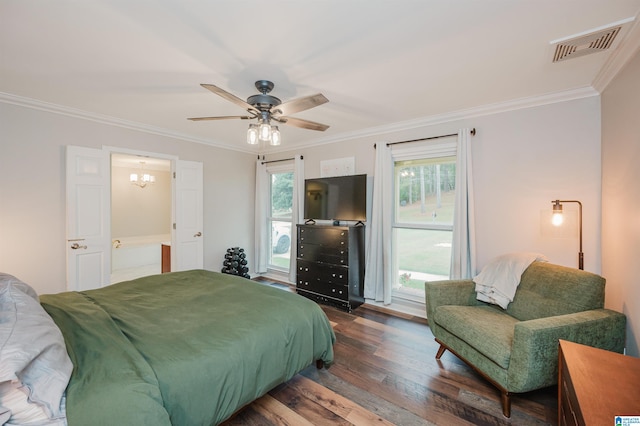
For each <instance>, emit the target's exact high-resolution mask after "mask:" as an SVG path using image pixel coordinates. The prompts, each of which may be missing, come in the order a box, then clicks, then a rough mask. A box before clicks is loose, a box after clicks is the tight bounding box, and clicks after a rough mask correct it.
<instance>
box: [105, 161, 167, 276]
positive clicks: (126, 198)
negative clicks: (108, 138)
mask: <svg viewBox="0 0 640 426" xmlns="http://www.w3.org/2000/svg"><path fill="white" fill-rule="evenodd" d="M171 227H172V181H171V160H169V159H163V158H154V157H151V156H142V155H134V154H123V153H116V152H113V153H112V154H111V237H112V238H111V242H112V247H111V283H112V284H113V283H117V282H121V281H127V280H131V279H135V278H139V277H143V276H147V275H154V274H159V273H161V272H162V252H163V246H164V250H165V252H166V250H167V249H168V248H169V247H170V246H171V231H172V229H171ZM165 262H166V260H165ZM165 270H166V269H165Z"/></svg>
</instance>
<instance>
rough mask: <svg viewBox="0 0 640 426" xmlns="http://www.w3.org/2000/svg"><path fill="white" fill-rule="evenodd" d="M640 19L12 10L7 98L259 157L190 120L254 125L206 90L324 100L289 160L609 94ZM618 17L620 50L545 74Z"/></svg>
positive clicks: (608, 3) (403, 0) (167, 0)
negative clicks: (558, 43)
mask: <svg viewBox="0 0 640 426" xmlns="http://www.w3.org/2000/svg"><path fill="white" fill-rule="evenodd" d="M639 13H640V0H562V1H558V0H484V1H480V0H366V1H364V0H363V1H356V0H323V1H310V0H308V1H303V0H299V1H293V0H292V1H283V0H272V1H268V2H266V1H258V0H224V1H220V0H218V1H179V0H163V1H159V0H156V1H140V0H139V1H135V0H84V1H75V0H56V1H41V0H2V1H1V2H0V101H5V102H11V103H18V104H24V105H28V106H34V107H38V108H44V109H51V110H53V111H58V112H63V113H66V114H77V115H79V116H85V117H89V118H92V119H100V120H105V121H112V122H114V123H116V124H119V125H125V126H131V127H134V128H141V129H146V130H149V131H152V132H156V133H160V134H167V135H174V136H178V137H181V138H184V139H187V140H194V141H198V142H202V143H208V144H211V145H215V146H225V147H229V148H231V149H236V150H245V151H251V149H250V147H249V146H248V145H247V144H246V142H245V134H246V129H247V126H248V122H247V121H244V120H243V121H241V120H231V121H208V122H191V121H188V120H186V118H187V117H198V116H215V115H242V114H244V112H243V110H242V109H241V108H240V107H238V106H237V105H235V104H233V103H231V102H228V101H226V100H224V99H223V98H221V97H219V96H216V95H214V94H213V93H211V92H209V91H207V90H205V89H203V88H202V87H200V83H210V84H214V85H217V86H219V87H221V88H222V89H224V90H226V91H229V92H231V93H233V94H235V95H236V96H238V97H240V98H242V99H246V98H247V97H248V96H250V95H253V94H256V93H257V91H256V90H255V88H254V82H255V81H256V80H259V79H267V80H271V81H273V82H274V83H275V89H274V90H273V92H272V93H271V94H272V95H274V96H277V97H279V98H280V99H282V100H283V101H287V100H290V99H293V98H297V97H301V96H307V95H311V94H315V93H323V94H324V95H325V96H326V97H327V98H328V99H329V101H330V102H329V103H327V104H324V105H321V106H318V107H316V108H314V109H310V110H308V111H304V112H300V113H298V114H295V115H294V116H295V117H298V118H304V119H307V120H312V121H316V122H320V123H325V124H328V125H330V126H331V127H330V128H329V129H328V130H327V131H326V132H316V131H311V130H304V129H298V128H294V127H290V126H280V130H281V133H282V138H283V145H282V148H283V149H284V148H286V149H290V148H292V147H296V146H307V145H310V144H318V143H324V142H328V141H335V140H340V139H344V138H348V137H353V136H358V135H362V134H368V133H371V132H385V131H387V130H389V129H393V128H398V127H399V126H402V125H403V124H404V123H405V122H420V121H421V120H426V119H428V118H429V117H432V118H433V117H437V116H440V115H445V114H452V113H455V112H461V111H464V110H468V109H471V108H479V107H482V106H485V105H490V104H497V103H503V102H509V101H513V100H519V99H524V98H531V97H540V96H547V95H550V94H557V93H563V92H566V91H569V92H571V91H575V90H582V89H585V88H586V89H589V88H592V89H593V90H600V89H601V87H598V86H599V85H602V83H603V82H605V83H606V82H607V80H606V79H607V77H608V75H611V73H612V71H611V70H613V72H615V70H616V69H619V67H620V66H621V64H623V63H624V62H625V58H629V57H630V56H631V54H632V53H633V52H635V51H636V50H637V49H638V47H639V46H640V35H639V33H640V31H638V27H640V25H638V21H639V20H640V19H639V18H638V16H639ZM630 18H631V19H630ZM634 18H635V20H633V19H634ZM623 20H627V22H628V23H627V24H626V25H625V27H624V29H623V31H622V32H621V34H620V35H619V36H618V37H617V39H616V40H615V42H614V44H613V47H612V48H611V49H609V50H607V51H604V52H599V53H594V54H590V55H586V56H583V57H580V58H575V59H570V60H567V61H564V62H559V63H552V62H551V60H552V54H553V47H552V46H551V45H550V42H551V41H553V40H557V39H561V38H565V37H569V36H573V35H577V34H580V33H584V32H590V31H592V30H594V29H598V28H599V27H603V26H608V25H609V24H612V23H615V22H619V21H623Z"/></svg>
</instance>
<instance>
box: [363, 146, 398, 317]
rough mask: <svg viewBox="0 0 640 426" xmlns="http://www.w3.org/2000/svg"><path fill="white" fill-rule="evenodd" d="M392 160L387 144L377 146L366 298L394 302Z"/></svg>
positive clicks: (366, 274)
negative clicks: (392, 287) (392, 297)
mask: <svg viewBox="0 0 640 426" xmlns="http://www.w3.org/2000/svg"><path fill="white" fill-rule="evenodd" d="M392 185H393V160H392V158H391V148H389V147H388V146H387V144H386V143H378V144H377V147H376V164H375V169H374V176H373V197H372V198H373V199H372V205H371V218H370V219H369V220H368V221H367V222H368V226H369V228H370V229H369V241H368V243H367V254H366V264H365V276H364V297H365V298H366V299H373V300H375V301H376V302H382V303H384V304H385V305H388V304H390V303H391V286H392V282H393V281H392V274H391V214H392V212H391V208H389V207H390V206H392V205H393V192H392V191H393V187H392Z"/></svg>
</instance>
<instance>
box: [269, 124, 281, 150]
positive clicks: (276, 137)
mask: <svg viewBox="0 0 640 426" xmlns="http://www.w3.org/2000/svg"><path fill="white" fill-rule="evenodd" d="M271 130H272V131H271V145H273V146H278V145H280V140H281V139H280V130H278V126H273V127H272V128H271Z"/></svg>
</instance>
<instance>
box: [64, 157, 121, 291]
mask: <svg viewBox="0 0 640 426" xmlns="http://www.w3.org/2000/svg"><path fill="white" fill-rule="evenodd" d="M66 169H67V171H66V174H67V181H66V187H67V188H66V190H67V241H66V245H67V289H68V290H70V291H71V290H72V291H81V290H89V289H92V288H99V287H102V286H105V285H108V284H109V282H110V274H111V221H110V202H111V198H110V192H109V191H110V176H111V174H110V173H111V172H110V165H109V153H108V152H107V151H103V150H101V149H92V148H84V147H79V146H67V164H66Z"/></svg>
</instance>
